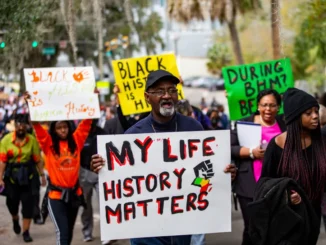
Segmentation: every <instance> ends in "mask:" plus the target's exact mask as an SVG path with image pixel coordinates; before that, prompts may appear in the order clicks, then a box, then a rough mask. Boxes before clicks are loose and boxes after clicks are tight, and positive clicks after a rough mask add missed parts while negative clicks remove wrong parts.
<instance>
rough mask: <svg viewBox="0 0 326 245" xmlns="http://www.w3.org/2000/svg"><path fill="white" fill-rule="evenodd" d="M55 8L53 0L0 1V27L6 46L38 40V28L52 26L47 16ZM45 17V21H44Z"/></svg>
mask: <svg viewBox="0 0 326 245" xmlns="http://www.w3.org/2000/svg"><path fill="white" fill-rule="evenodd" d="M56 6H57V3H56V1H54V0H48V1H42V0H33V1H26V0H14V1H13V0H1V5H0V27H1V31H2V32H4V35H3V39H4V40H5V41H6V43H7V45H8V46H9V45H16V44H17V43H20V42H22V41H32V40H34V39H37V38H39V34H40V32H39V31H38V27H39V26H40V25H42V26H43V27H45V28H46V27H47V26H48V25H52V24H53V18H49V16H51V12H52V10H53V8H55V7H56ZM45 16H46V18H47V21H44V19H45V18H44V17H45Z"/></svg>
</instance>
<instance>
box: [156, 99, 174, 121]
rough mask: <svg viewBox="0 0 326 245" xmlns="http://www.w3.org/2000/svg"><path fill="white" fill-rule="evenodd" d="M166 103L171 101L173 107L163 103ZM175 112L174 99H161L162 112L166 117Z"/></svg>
mask: <svg viewBox="0 0 326 245" xmlns="http://www.w3.org/2000/svg"><path fill="white" fill-rule="evenodd" d="M164 103H171V105H172V106H171V108H165V107H163V106H162V105H163V104H164ZM174 112H175V106H174V103H173V101H172V100H162V101H160V114H161V115H162V116H164V117H170V116H172V115H173V114H174Z"/></svg>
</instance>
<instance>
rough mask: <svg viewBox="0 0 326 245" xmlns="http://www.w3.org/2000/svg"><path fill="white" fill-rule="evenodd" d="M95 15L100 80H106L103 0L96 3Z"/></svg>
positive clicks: (97, 0)
mask: <svg viewBox="0 0 326 245" xmlns="http://www.w3.org/2000/svg"><path fill="white" fill-rule="evenodd" d="M94 14H95V20H96V29H97V37H98V69H99V72H100V80H101V81H102V80H103V78H104V74H103V30H102V29H103V28H102V26H103V25H102V0H95V1H94Z"/></svg>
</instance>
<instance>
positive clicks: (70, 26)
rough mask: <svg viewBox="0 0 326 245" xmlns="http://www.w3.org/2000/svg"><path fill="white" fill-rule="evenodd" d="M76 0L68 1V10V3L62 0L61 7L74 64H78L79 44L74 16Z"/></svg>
mask: <svg viewBox="0 0 326 245" xmlns="http://www.w3.org/2000/svg"><path fill="white" fill-rule="evenodd" d="M73 1H74V0H69V1H68V7H67V12H66V4H65V0H61V2H60V9H61V13H62V17H63V20H64V23H65V27H66V30H67V32H68V36H69V41H70V44H71V48H72V53H73V58H74V65H77V46H76V28H75V16H74V12H75V11H74V6H73Z"/></svg>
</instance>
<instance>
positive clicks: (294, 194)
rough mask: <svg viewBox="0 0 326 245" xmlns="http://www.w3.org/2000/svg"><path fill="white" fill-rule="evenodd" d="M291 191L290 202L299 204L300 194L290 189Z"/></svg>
mask: <svg viewBox="0 0 326 245" xmlns="http://www.w3.org/2000/svg"><path fill="white" fill-rule="evenodd" d="M291 193H292V194H291V203H292V204H293V205H298V204H300V203H301V201H302V200H301V196H300V195H299V193H298V192H296V191H294V190H292V191H291Z"/></svg>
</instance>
